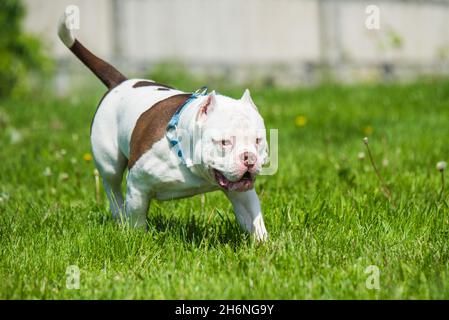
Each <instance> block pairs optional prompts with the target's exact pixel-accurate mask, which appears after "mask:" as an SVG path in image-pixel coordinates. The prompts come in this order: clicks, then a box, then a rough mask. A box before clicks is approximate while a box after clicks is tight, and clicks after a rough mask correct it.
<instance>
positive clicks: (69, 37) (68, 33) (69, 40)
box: [58, 12, 75, 48]
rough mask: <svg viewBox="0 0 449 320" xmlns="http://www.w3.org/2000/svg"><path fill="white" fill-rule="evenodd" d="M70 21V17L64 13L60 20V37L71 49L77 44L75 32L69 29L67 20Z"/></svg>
mask: <svg viewBox="0 0 449 320" xmlns="http://www.w3.org/2000/svg"><path fill="white" fill-rule="evenodd" d="M68 19H69V15H68V14H67V13H66V12H64V13H63V14H62V16H61V18H59V23H58V35H59V38H60V39H61V41H62V42H63V43H64V44H65V45H66V47H67V48H70V47H71V46H73V44H74V43H75V36H74V34H73V31H72V30H70V29H69V28H67V20H68Z"/></svg>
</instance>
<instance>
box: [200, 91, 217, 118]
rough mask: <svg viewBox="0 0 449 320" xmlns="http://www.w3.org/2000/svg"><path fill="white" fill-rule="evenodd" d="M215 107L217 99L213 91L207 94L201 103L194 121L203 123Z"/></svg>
mask: <svg viewBox="0 0 449 320" xmlns="http://www.w3.org/2000/svg"><path fill="white" fill-rule="evenodd" d="M216 105H217V97H216V93H215V90H214V91H212V92H211V93H209V94H208V95H207V97H206V99H204V101H203V102H202V104H201V106H200V109H199V111H198V114H197V116H196V120H197V121H198V120H199V121H204V120H205V119H206V118H207V115H208V114H210V113H211V112H212V110H213V109H214V107H215V106H216Z"/></svg>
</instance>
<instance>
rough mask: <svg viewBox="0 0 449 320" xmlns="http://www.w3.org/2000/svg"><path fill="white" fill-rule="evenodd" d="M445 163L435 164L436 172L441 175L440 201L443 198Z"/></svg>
mask: <svg viewBox="0 0 449 320" xmlns="http://www.w3.org/2000/svg"><path fill="white" fill-rule="evenodd" d="M446 166H447V163H446V162H444V161H440V162H438V163H437V170H438V171H440V173H441V190H440V200H441V198H442V197H443V192H444V169H446Z"/></svg>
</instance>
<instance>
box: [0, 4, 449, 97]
mask: <svg viewBox="0 0 449 320" xmlns="http://www.w3.org/2000/svg"><path fill="white" fill-rule="evenodd" d="M2 3H3V5H0V6H3V7H4V8H3V9H2V10H3V11H5V9H6V8H7V6H8V3H9V4H10V6H14V5H13V4H14V3H19V2H18V1H15V0H14V1H12V0H2ZM21 5H22V6H23V9H24V13H23V17H22V19H21V20H20V25H21V28H23V31H24V32H25V33H26V34H28V35H30V34H33V35H34V36H35V38H36V39H38V40H39V42H40V43H41V44H42V47H43V49H44V50H46V53H47V56H48V57H50V58H51V60H52V61H53V63H54V65H53V72H54V75H55V82H54V85H55V86H56V88H57V92H58V93H59V94H64V93H67V92H68V91H69V89H70V88H71V86H73V85H74V83H73V82H75V84H83V83H84V80H85V77H90V74H89V73H88V72H86V70H85V69H84V67H83V66H82V65H81V64H80V63H79V62H78V61H77V60H76V59H75V58H74V57H73V56H72V54H71V53H70V52H69V51H68V50H67V49H66V48H65V47H64V46H63V45H62V44H61V42H60V41H59V39H58V38H57V36H56V25H57V21H58V18H59V17H60V15H61V12H63V11H64V9H65V8H66V6H67V5H76V6H78V8H79V10H80V30H78V31H77V36H78V38H79V39H80V41H81V42H82V43H84V44H85V45H86V46H87V47H88V48H90V49H91V50H92V51H93V52H95V53H96V54H98V55H99V56H100V57H103V58H105V59H107V60H108V61H111V62H113V63H114V64H115V65H117V66H118V67H119V69H120V70H122V71H123V72H124V73H125V74H127V75H139V76H143V75H146V74H148V75H151V74H152V72H154V73H156V74H158V70H159V69H161V68H162V69H164V70H165V73H167V72H169V71H170V70H173V69H175V70H174V71H173V72H174V73H180V72H181V71H180V70H182V71H183V72H184V71H185V72H188V73H189V74H193V75H195V76H198V77H200V78H202V79H206V80H214V79H221V80H225V81H222V82H232V83H235V84H241V83H251V84H253V85H254V84H263V85H277V86H290V87H291V86H297V85H313V84H317V83H320V82H323V81H330V80H331V81H332V80H336V81H339V82H385V81H392V80H413V79H415V78H416V77H419V76H429V75H430V76H433V75H447V74H448V73H449V1H448V0H426V1H421V0H380V1H355V0H246V1H239V0H189V1H185V0H164V1H162V0H62V1H61V0H58V1H56V0H24V1H22V2H21ZM369 5H375V6H376V7H377V8H378V9H379V29H370V28H368V27H367V26H366V21H367V18H368V16H369V15H370V14H369V13H367V11H366V10H367V7H368V6H369ZM10 9H11V8H10ZM4 13H5V12H4ZM4 13H3V14H4ZM3 14H2V15H3ZM5 23H6V24H8V23H9V22H7V21H5V19H3V23H2V24H5ZM31 51H35V49H34V48H33V50H31Z"/></svg>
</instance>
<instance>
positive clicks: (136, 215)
mask: <svg viewBox="0 0 449 320" xmlns="http://www.w3.org/2000/svg"><path fill="white" fill-rule="evenodd" d="M130 176H131V175H129V176H128V179H127V184H126V199H125V215H124V220H125V221H124V222H125V223H127V224H128V225H129V226H131V227H135V228H143V227H145V228H146V227H147V223H146V219H147V212H148V207H149V204H150V197H149V192H148V190H147V188H145V187H144V186H142V185H140V184H139V183H136V182H135V180H134V179H132V176H131V178H130Z"/></svg>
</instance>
